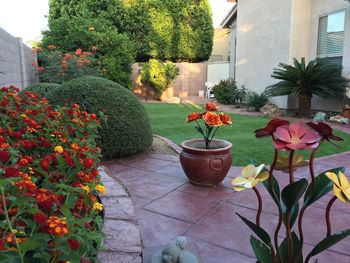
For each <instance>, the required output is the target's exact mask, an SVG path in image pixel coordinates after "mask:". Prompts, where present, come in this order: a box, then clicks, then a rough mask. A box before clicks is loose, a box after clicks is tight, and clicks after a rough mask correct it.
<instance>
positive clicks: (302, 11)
mask: <svg viewBox="0 0 350 263" xmlns="http://www.w3.org/2000/svg"><path fill="white" fill-rule="evenodd" d="M349 6H350V4H349V2H348V1H344V0H266V1H259V0H240V1H239V2H238V6H237V20H236V21H234V23H233V25H234V24H237V44H236V46H235V47H231V50H234V49H236V64H235V65H231V68H235V70H234V71H233V70H231V72H230V73H231V74H233V75H232V76H234V77H235V79H236V81H237V83H238V85H245V86H246V88H248V89H250V90H254V91H256V92H262V91H263V90H264V89H265V88H266V87H267V86H268V85H271V84H273V83H275V82H276V80H274V79H272V78H271V73H272V71H273V68H275V67H276V66H277V65H278V63H280V62H283V63H291V62H292V61H293V58H297V59H300V58H302V57H305V59H306V61H307V62H308V61H309V60H312V59H315V58H316V55H317V43H318V26H319V18H320V16H323V15H327V14H329V13H332V12H335V11H340V10H346V18H345V20H346V22H345V23H346V24H345V39H344V51H343V68H344V69H343V75H344V76H345V77H350V7H349ZM257 13H259V15H256V14H257ZM232 36H233V34H232ZM231 43H233V42H232V40H231ZM231 56H232V55H231ZM232 63H234V62H232V61H231V64H232ZM234 73H235V74H234ZM271 101H272V102H273V103H275V104H277V105H278V106H279V107H280V108H282V109H295V108H297V106H298V101H297V98H296V97H295V96H281V97H275V98H272V99H271ZM345 103H346V101H339V100H335V99H322V98H319V97H317V96H315V97H313V100H312V108H313V109H315V110H327V111H338V112H340V111H341V108H342V107H343V105H344V104H345Z"/></svg>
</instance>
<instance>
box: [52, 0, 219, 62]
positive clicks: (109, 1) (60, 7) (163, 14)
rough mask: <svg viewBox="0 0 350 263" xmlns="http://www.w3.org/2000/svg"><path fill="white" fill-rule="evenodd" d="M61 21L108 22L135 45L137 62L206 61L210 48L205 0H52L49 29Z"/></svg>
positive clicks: (209, 19) (210, 40) (209, 11)
mask: <svg viewBox="0 0 350 263" xmlns="http://www.w3.org/2000/svg"><path fill="white" fill-rule="evenodd" d="M61 17H68V18H73V17H85V18H104V19H106V20H108V21H109V22H110V23H111V24H113V25H114V26H115V27H116V28H117V30H118V32H120V33H125V34H127V35H128V37H129V38H130V40H131V41H132V42H133V43H134V44H135V46H136V50H137V56H136V57H137V61H148V60H149V59H150V58H156V59H161V60H171V61H190V62H197V61H205V60H207V59H208V58H209V57H210V54H211V50H212V46H213V32H214V30H213V25H212V18H211V8H210V4H209V1H208V0H190V1H189V0H172V1H163V0H137V1H136V0H128V1H124V0H103V1H98V0H85V1H77V0H70V1H66V0H51V1H50V13H49V23H50V25H51V24H52V23H53V22H54V21H55V20H60V19H61ZM141 25H142V26H141ZM50 28H51V27H50Z"/></svg>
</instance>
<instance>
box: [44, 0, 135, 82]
mask: <svg viewBox="0 0 350 263" xmlns="http://www.w3.org/2000/svg"><path fill="white" fill-rule="evenodd" d="M80 2H84V1H80ZM49 28H50V29H49V30H47V31H44V32H43V39H42V43H41V45H42V47H43V48H44V49H47V48H48V47H49V46H50V45H56V46H57V49H58V50H61V51H64V52H67V51H68V52H75V51H76V49H83V50H88V51H93V53H94V57H95V59H96V60H97V61H98V64H99V65H100V70H101V72H102V75H103V76H104V77H105V78H108V79H110V80H112V81H115V82H117V83H120V84H121V85H123V86H125V87H128V88H130V87H131V65H132V63H133V62H134V57H135V50H134V45H133V43H132V42H131V41H130V40H129V38H128V36H127V35H125V34H120V33H118V30H117V29H116V28H115V26H114V25H113V24H112V23H111V22H110V21H109V20H107V19H105V18H96V17H90V18H87V17H85V16H84V17H80V16H73V17H69V16H67V15H64V16H62V17H59V18H57V19H53V20H52V21H50V23H49Z"/></svg>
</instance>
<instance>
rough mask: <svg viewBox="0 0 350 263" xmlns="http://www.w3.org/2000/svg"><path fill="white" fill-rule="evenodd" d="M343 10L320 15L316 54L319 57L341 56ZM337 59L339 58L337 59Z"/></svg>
mask: <svg viewBox="0 0 350 263" xmlns="http://www.w3.org/2000/svg"><path fill="white" fill-rule="evenodd" d="M344 25H345V12H344V11H341V12H337V13H333V14H330V15H327V16H323V17H320V20H319V33H318V48H317V56H318V57H319V58H326V57H333V58H335V57H340V60H341V57H342V56H343V45H344ZM338 60H339V59H338Z"/></svg>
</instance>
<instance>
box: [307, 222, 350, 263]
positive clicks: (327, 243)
mask: <svg viewBox="0 0 350 263" xmlns="http://www.w3.org/2000/svg"><path fill="white" fill-rule="evenodd" d="M349 235H350V229H347V230H344V231H342V232H338V233H335V234H333V235H331V236H329V237H326V238H324V239H323V240H322V241H321V242H320V243H318V244H317V245H316V246H315V247H314V248H313V250H311V252H310V253H309V255H307V257H306V261H307V260H308V259H310V258H311V257H313V256H315V255H317V254H319V253H321V252H322V251H324V250H326V249H328V248H330V247H331V246H333V245H335V244H336V243H338V242H339V241H341V240H343V239H344V238H346V237H347V236H349Z"/></svg>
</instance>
